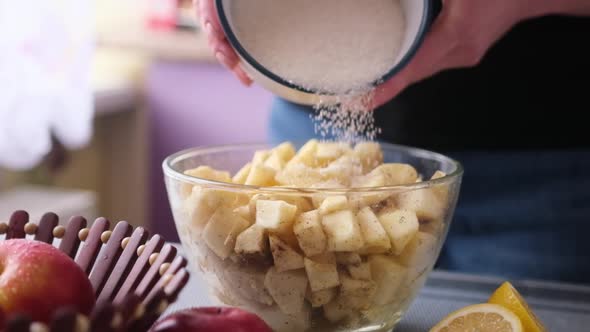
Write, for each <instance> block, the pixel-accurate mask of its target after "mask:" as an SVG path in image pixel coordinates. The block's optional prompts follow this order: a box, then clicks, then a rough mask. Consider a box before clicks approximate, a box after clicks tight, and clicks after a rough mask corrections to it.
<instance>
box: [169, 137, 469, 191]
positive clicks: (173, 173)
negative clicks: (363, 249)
mask: <svg viewBox="0 0 590 332" xmlns="http://www.w3.org/2000/svg"><path fill="white" fill-rule="evenodd" d="M288 142H290V143H292V144H297V143H301V142H297V141H288ZM378 143H379V145H380V146H381V147H382V148H387V147H389V148H391V149H398V150H405V151H406V152H408V153H411V154H413V155H416V156H418V157H423V158H427V156H428V159H434V160H440V161H444V162H448V163H451V164H453V165H454V166H455V169H454V170H453V172H451V173H449V174H446V175H445V176H443V177H440V178H437V179H429V180H426V181H421V182H416V183H410V184H404V185H395V186H381V187H353V188H304V187H278V186H277V187H268V186H253V185H245V184H237V183H228V182H221V181H215V180H208V179H204V178H199V177H196V176H190V175H186V174H184V173H181V172H179V171H177V170H176V169H174V167H173V166H172V165H173V162H175V161H176V160H177V159H179V158H182V159H186V157H187V155H189V154H191V156H188V157H193V156H195V155H199V154H201V155H202V154H205V153H207V152H219V151H223V150H235V149H236V148H251V149H254V150H256V147H260V148H266V149H268V148H269V147H272V146H275V145H274V144H271V143H240V144H222V145H210V146H201V147H192V148H188V149H184V150H181V151H178V152H176V153H173V154H171V155H169V156H168V157H166V158H165V159H164V161H163V162H162V168H163V172H164V174H165V176H167V177H170V178H173V179H175V180H178V181H181V182H185V183H190V184H193V185H200V186H209V187H214V188H220V189H225V190H231V191H245V190H247V191H257V192H260V193H272V194H281V195H285V194H287V195H289V194H294V195H301V194H315V193H323V194H348V193H375V192H407V191H413V190H418V189H425V188H430V187H432V186H436V185H442V184H450V183H452V182H460V181H461V178H462V176H463V173H464V169H463V165H462V164H461V163H460V162H459V161H457V160H455V159H453V158H450V157H448V156H445V155H443V154H441V153H438V152H434V151H430V150H426V149H421V148H417V147H410V146H406V145H400V144H392V143H383V142H378ZM203 166H205V165H203Z"/></svg>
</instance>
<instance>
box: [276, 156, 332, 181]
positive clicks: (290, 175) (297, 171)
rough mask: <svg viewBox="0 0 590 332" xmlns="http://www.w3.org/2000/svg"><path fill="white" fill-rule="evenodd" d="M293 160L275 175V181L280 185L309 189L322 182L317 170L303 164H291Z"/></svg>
mask: <svg viewBox="0 0 590 332" xmlns="http://www.w3.org/2000/svg"><path fill="white" fill-rule="evenodd" d="M295 158H296V157H295ZM295 158H293V159H295ZM293 159H292V160H291V162H289V163H288V164H287V166H285V168H283V170H282V171H280V172H278V173H277V175H276V177H275V180H276V181H277V182H278V183H279V184H280V185H286V186H295V187H303V188H311V187H312V186H313V185H314V184H316V183H319V182H322V181H323V180H324V178H323V177H322V175H321V174H320V172H319V171H318V170H317V169H315V168H311V167H309V166H307V165H305V164H303V163H293Z"/></svg>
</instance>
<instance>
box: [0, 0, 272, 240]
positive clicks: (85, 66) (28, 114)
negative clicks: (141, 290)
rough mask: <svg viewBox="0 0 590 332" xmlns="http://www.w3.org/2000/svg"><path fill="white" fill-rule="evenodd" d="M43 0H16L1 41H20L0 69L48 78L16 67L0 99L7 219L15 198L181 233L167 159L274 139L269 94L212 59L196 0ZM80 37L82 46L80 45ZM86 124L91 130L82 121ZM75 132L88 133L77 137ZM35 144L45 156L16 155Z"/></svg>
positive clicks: (63, 212)
mask: <svg viewBox="0 0 590 332" xmlns="http://www.w3.org/2000/svg"><path fill="white" fill-rule="evenodd" d="M3 2H4V6H3V7H4V9H6V8H7V7H8V3H9V2H10V3H13V2H12V1H7V0H0V13H2V5H1V4H2V3H3ZM44 3H45V7H46V8H39V5H38V4H34V3H33V4H28V5H24V4H23V5H22V6H21V7H22V8H18V10H17V11H16V12H15V11H14V10H13V8H14V6H12V7H10V8H11V12H10V17H11V18H12V19H5V20H4V24H10V22H13V23H14V24H12V25H9V26H8V27H6V26H4V28H2V30H4V36H0V51H2V52H3V53H4V54H7V53H10V52H13V53H14V52H16V53H14V54H16V56H13V57H9V56H0V72H1V71H2V68H20V67H19V66H18V65H21V66H22V67H23V68H31V67H33V68H36V67H35V66H36V64H37V63H39V64H44V65H45V67H44V68H45V69H47V68H50V69H51V71H48V70H45V71H39V73H38V75H39V77H42V78H43V79H35V80H34V82H36V83H35V84H31V83H30V82H25V78H26V77H29V76H27V75H23V74H22V73H21V72H18V71H15V73H14V74H12V75H10V76H11V77H8V78H5V79H9V80H10V81H11V82H12V83H11V84H10V85H9V84H6V83H8V81H6V80H5V86H7V87H8V86H10V87H14V88H13V89H12V90H11V91H9V92H8V93H10V96H9V97H10V98H9V99H10V100H11V101H12V103H0V133H1V132H2V131H4V132H5V133H7V134H5V135H2V134H0V153H2V154H4V156H2V155H0V157H5V158H0V220H2V221H6V220H7V219H8V218H9V217H10V214H11V212H12V211H13V210H15V209H25V210H27V211H29V212H30V214H31V217H32V218H33V220H35V219H38V218H39V217H40V215H42V214H43V213H44V212H47V211H53V212H55V213H57V214H58V215H60V217H61V218H62V222H63V221H65V220H67V219H69V217H70V216H72V215H84V216H87V217H89V218H94V217H97V216H105V217H107V218H109V219H110V220H111V221H117V220H127V221H129V222H130V223H132V224H133V225H144V226H147V227H149V229H150V230H152V231H153V232H159V233H161V234H163V235H164V236H165V237H166V238H167V239H170V240H172V239H176V234H175V230H174V227H173V221H172V216H171V213H170V210H169V207H168V203H167V199H166V194H165V190H164V183H163V177H162V171H161V163H162V161H163V159H164V158H165V157H166V156H167V155H169V154H171V153H174V152H176V151H179V150H181V149H185V148H188V147H192V146H200V145H208V144H225V143H236V142H255V141H264V140H266V123H265V122H266V119H267V114H266V112H267V111H268V109H269V107H268V106H269V104H270V98H271V96H270V94H269V93H268V92H266V91H264V90H262V89H261V88H259V87H253V88H244V87H242V86H241V85H240V84H239V83H238V82H237V80H235V79H233V77H231V75H230V74H229V73H228V72H227V71H225V70H223V69H222V68H221V67H220V66H219V65H218V64H216V63H215V62H214V59H213V57H212V55H211V54H210V51H209V50H208V49H207V47H206V40H205V38H204V35H203V34H201V33H200V31H199V27H198V26H197V25H196V24H197V23H196V20H194V16H193V11H192V8H191V2H190V1H183V0H126V1H118V0H84V1H81V0H45V1H44ZM81 4H83V5H81ZM27 11H31V12H32V11H35V12H37V13H38V14H35V17H36V19H35V20H33V19H31V20H29V21H27V20H26V17H29V15H28V14H27ZM4 13H5V18H6V17H8V12H7V11H4ZM64 13H67V14H64ZM0 16H2V15H0ZM39 21H43V22H45V25H40V24H39ZM0 22H2V20H1V19H0ZM7 22H8V23H7ZM81 24H86V25H87V27H86V28H88V29H87V30H84V29H81V27H80V25H81ZM48 26H49V27H52V28H51V29H48V28H47V27H48ZM31 31H33V32H31ZM80 31H88V32H89V33H86V34H83V33H81V32H80ZM7 32H9V33H7ZM24 32H27V33H24ZM33 35H34V36H35V38H31V36H33ZM15 36H16V37H15ZM15 45H17V46H15ZM81 45H82V46H81ZM80 48H82V49H84V50H85V51H84V52H72V49H77V50H79V49H80ZM47 49H50V50H51V52H47V51H46V52H42V51H36V52H35V50H47ZM31 50H33V51H31ZM7 51H9V52H7ZM18 52H24V53H23V54H35V57H34V58H32V57H31V58H30V59H29V60H30V61H31V63H32V65H31V64H27V63H21V62H22V61H24V60H23V59H25V58H27V59H28V57H26V56H24V57H23V56H20V55H19V53H18ZM56 64H59V66H57V65H56ZM74 64H76V66H74ZM41 68H43V67H41ZM8 72H9V71H8V70H4V75H6V76H8ZM48 72H51V75H49V74H47V73H48ZM86 74H87V75H86ZM2 75H3V74H2V73H0V77H1V76H2ZM12 76H16V77H12ZM31 77H37V76H34V75H33V76H31ZM86 78H87V79H86ZM39 82H41V83H39ZM43 82H44V83H43ZM58 83H59V84H58ZM56 86H58V87H61V86H69V87H70V88H68V89H61V90H59V89H56V88H55V87H56ZM5 90H7V89H6V88H5ZM8 90H10V89H8ZM31 91H33V92H31ZM56 91H57V92H56ZM64 91H65V92H64ZM5 93H6V92H5ZM48 95H49V96H50V97H51V98H49V97H48ZM0 98H2V95H1V94H0ZM43 98H45V99H43ZM35 99H37V100H35ZM87 99H88V100H89V101H90V102H91V103H87V104H88V105H89V107H85V106H84V105H86V104H85V103H84V102H85V101H86V100H87ZM24 101H27V102H24ZM48 101H51V102H48ZM72 101H76V102H72ZM78 101H79V102H78ZM30 103H33V105H34V106H31V107H25V106H26V105H29V104H30ZM23 105H24V106H23ZM77 105H82V106H77ZM85 108H88V110H85ZM50 110H51V111H50ZM48 112H49V113H51V114H54V115H55V114H57V115H55V116H54V118H52V120H51V121H49V122H48V123H52V125H47V128H41V129H44V130H42V131H40V134H39V132H38V131H37V130H36V129H37V127H36V126H42V124H39V123H40V122H36V120H38V119H39V118H40V116H39V115H38V114H46V113H48ZM68 112H69V113H68ZM11 113H12V114H11ZM83 113H84V114H85V113H88V116H89V117H85V116H83V115H82V114H83ZM3 114H4V116H3ZM78 117H80V119H78ZM23 119H24V120H23ZM74 120H75V121H74ZM244 120H247V121H244ZM78 122H80V123H78ZM85 122H87V123H88V124H85ZM245 124H247V125H245ZM86 125H89V130H80V128H85V127H84V126H86ZM11 132H16V133H17V135H16V136H15V135H12V136H11V135H10V133H11ZM29 132H35V133H36V134H35V135H33V134H29ZM80 132H81V133H80ZM19 135H20V136H19ZM86 136H87V137H86ZM15 137H21V138H22V137H25V139H24V140H21V141H22V142H16V141H15V140H16V139H15ZM68 137H78V138H79V137H81V138H80V139H78V140H77V141H75V140H74V141H75V142H74V143H72V142H71V141H72V140H71V139H70V141H68ZM2 141H4V142H2ZM39 142H46V144H45V145H44V144H41V143H39ZM38 143H39V144H38ZM19 144H20V145H19ZM3 145H4V147H5V149H4V150H2V146H3ZM37 146H38V147H40V148H39V149H33V148H32V147H37ZM30 147H31V148H30ZM7 151H9V152H10V155H9V152H7ZM31 151H36V153H37V155H33V157H32V158H31V159H30V162H28V163H27V165H23V164H22V163H20V164H19V163H16V164H15V163H14V161H15V160H16V161H21V159H20V158H21V154H22V156H24V155H25V153H32V152H31ZM27 156H28V154H27ZM11 158H12V159H11ZM2 160H4V162H2ZM11 160H12V161H13V162H9V161H11Z"/></svg>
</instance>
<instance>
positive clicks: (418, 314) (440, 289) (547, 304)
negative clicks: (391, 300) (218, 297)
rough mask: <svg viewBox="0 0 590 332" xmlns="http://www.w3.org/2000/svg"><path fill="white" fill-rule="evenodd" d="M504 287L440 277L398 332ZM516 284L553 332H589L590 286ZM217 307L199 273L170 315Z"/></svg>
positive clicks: (474, 278)
mask: <svg viewBox="0 0 590 332" xmlns="http://www.w3.org/2000/svg"><path fill="white" fill-rule="evenodd" d="M503 281H504V280H502V279H498V278H494V277H486V276H479V275H468V274H461V273H452V272H445V271H435V272H433V273H432V274H431V276H430V278H429V279H428V282H427V283H426V286H425V287H424V288H423V289H422V290H421V291H420V293H419V295H418V297H417V298H416V299H415V301H414V302H413V303H412V306H411V307H410V309H409V310H408V312H407V314H406V315H405V316H404V318H403V319H402V321H401V322H400V323H399V325H398V326H397V328H396V329H395V331H404V332H424V331H428V330H429V329H430V328H431V327H432V326H434V325H435V324H436V323H437V322H439V321H440V320H442V319H443V318H444V317H445V316H446V315H448V314H449V313H451V312H453V311H454V310H457V309H459V308H462V307H464V306H467V305H470V304H476V303H484V302H486V301H487V299H488V297H489V296H490V295H491V294H492V292H493V291H494V290H495V289H496V288H497V287H498V286H500V284H501V283H502V282H503ZM512 283H513V284H514V286H515V287H516V288H517V289H518V290H519V291H520V292H521V293H522V295H523V296H524V298H525V299H526V301H527V302H528V303H529V305H530V306H531V307H532V309H533V310H534V311H535V313H536V314H537V315H538V316H539V318H540V319H541V321H542V322H543V323H544V324H545V326H546V328H547V331H572V332H574V331H588V326H589V325H590V287H589V286H582V285H572V284H565V283H554V282H545V281H531V280H515V281H513V282H512ZM212 304H213V303H212V302H210V301H209V299H208V293H207V289H206V286H205V284H204V281H203V280H202V279H201V278H200V276H199V275H197V274H195V273H193V274H192V275H191V279H190V280H189V283H188V284H187V286H186V288H185V289H184V290H183V291H182V292H181V293H180V295H179V298H178V300H177V301H176V302H175V303H173V304H172V305H171V306H170V307H169V308H168V310H167V311H166V313H165V315H166V314H168V313H172V312H174V311H177V310H181V309H185V308H190V307H194V306H208V305H212Z"/></svg>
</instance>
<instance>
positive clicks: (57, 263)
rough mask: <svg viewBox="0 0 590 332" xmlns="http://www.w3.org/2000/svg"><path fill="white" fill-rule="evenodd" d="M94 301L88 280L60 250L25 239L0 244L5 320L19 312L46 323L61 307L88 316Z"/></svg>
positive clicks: (0, 298)
mask: <svg viewBox="0 0 590 332" xmlns="http://www.w3.org/2000/svg"><path fill="white" fill-rule="evenodd" d="M94 302H95V298H94V291H93V289H92V285H91V284H90V281H89V280H88V277H87V276H86V274H85V273H84V271H82V269H81V268H80V267H79V266H78V265H77V264H76V262H74V261H73V260H72V259H71V258H70V257H69V256H67V255H66V254H64V253H63V252H61V251H60V250H59V249H57V248H55V247H54V246H52V245H49V244H47V243H43V242H39V241H32V240H25V239H11V240H6V241H0V308H1V309H2V310H3V311H4V312H5V314H6V317H10V316H11V315H13V314H17V313H20V314H26V315H28V316H30V317H31V319H33V320H35V321H41V322H49V321H50V320H51V316H52V315H53V312H54V311H55V310H56V309H58V308H60V307H64V306H67V307H70V308H75V309H77V310H78V311H79V312H82V313H84V314H89V313H90V312H91V310H92V307H93V306H94Z"/></svg>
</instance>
